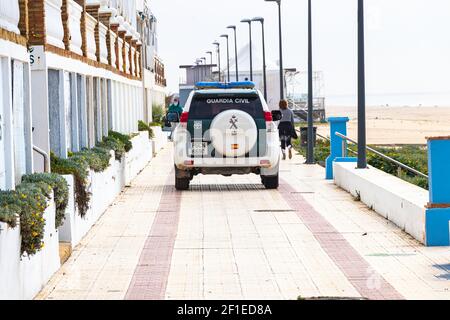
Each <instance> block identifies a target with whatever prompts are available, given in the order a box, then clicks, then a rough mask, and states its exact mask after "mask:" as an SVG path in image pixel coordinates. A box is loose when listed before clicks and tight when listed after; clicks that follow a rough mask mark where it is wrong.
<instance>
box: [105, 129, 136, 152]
mask: <svg viewBox="0 0 450 320" xmlns="http://www.w3.org/2000/svg"><path fill="white" fill-rule="evenodd" d="M106 139H116V140H119V141H120V142H122V143H123V144H124V146H125V151H126V152H129V151H130V150H131V149H133V143H132V142H131V139H130V136H127V135H125V134H122V133H119V132H116V131H110V132H109V134H108V137H107V138H106Z"/></svg>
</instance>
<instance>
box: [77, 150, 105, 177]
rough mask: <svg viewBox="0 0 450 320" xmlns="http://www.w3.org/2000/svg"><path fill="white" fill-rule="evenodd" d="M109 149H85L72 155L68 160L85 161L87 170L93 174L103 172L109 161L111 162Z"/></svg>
mask: <svg viewBox="0 0 450 320" xmlns="http://www.w3.org/2000/svg"><path fill="white" fill-rule="evenodd" d="M110 150H111V148H103V147H101V146H99V147H95V148H93V149H86V150H83V151H81V152H77V153H74V154H73V155H72V156H71V157H69V158H70V159H75V158H80V159H81V160H82V161H86V162H87V163H88V165H89V168H91V169H92V170H94V171H95V172H103V171H105V170H106V169H107V168H108V167H109V161H110V160H111V153H110Z"/></svg>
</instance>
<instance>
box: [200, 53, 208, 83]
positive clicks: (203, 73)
mask: <svg viewBox="0 0 450 320" xmlns="http://www.w3.org/2000/svg"><path fill="white" fill-rule="evenodd" d="M200 59H201V60H202V62H203V67H202V69H203V70H202V77H203V81H205V80H206V79H205V78H206V74H207V72H206V57H201V58H200Z"/></svg>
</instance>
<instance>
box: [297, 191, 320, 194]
mask: <svg viewBox="0 0 450 320" xmlns="http://www.w3.org/2000/svg"><path fill="white" fill-rule="evenodd" d="M291 194H315V192H314V191H298V192H291Z"/></svg>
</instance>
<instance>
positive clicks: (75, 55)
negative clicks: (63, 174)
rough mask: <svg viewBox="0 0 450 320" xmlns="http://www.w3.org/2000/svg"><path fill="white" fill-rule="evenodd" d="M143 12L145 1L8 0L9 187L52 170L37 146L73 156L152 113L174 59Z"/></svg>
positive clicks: (0, 30)
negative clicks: (162, 49)
mask: <svg viewBox="0 0 450 320" xmlns="http://www.w3.org/2000/svg"><path fill="white" fill-rule="evenodd" d="M141 12H150V11H149V9H148V4H147V2H146V1H144V0H67V1H63V0H33V1H30V0H2V1H0V68H1V75H0V99H1V100H2V103H1V104H0V189H11V188H14V186H15V184H16V183H18V182H20V178H21V176H22V175H23V174H24V173H31V172H33V171H42V170H43V169H44V166H43V164H44V162H43V159H42V156H41V155H39V154H37V153H34V154H33V151H32V150H33V146H36V147H38V148H40V149H42V150H43V151H45V152H46V153H47V154H50V152H51V151H53V152H55V153H56V154H57V155H58V156H60V157H66V156H67V155H68V153H69V152H76V151H79V150H80V149H82V148H90V147H93V146H94V145H95V143H96V142H97V141H100V140H101V139H102V137H103V136H105V135H107V134H108V131H109V130H115V131H119V132H122V133H131V132H135V131H137V124H138V120H145V121H147V122H150V121H151V118H152V117H151V110H152V108H151V106H152V104H154V103H161V101H164V98H165V78H164V65H163V63H162V62H161V59H159V58H158V56H157V54H156V48H157V44H156V41H150V42H149V39H150V40H151V39H156V27H155V26H156V21H154V22H153V24H150V25H149V24H146V23H145V19H142V15H141V14H140V13H141ZM138 30H140V32H138ZM141 33H142V34H141ZM143 43H144V46H145V48H144V49H143V48H142V46H143ZM149 43H150V46H149ZM27 45H28V47H29V52H28V51H27ZM143 51H144V52H145V54H146V57H145V59H144V60H145V64H143V62H142V52H143ZM149 51H150V53H148V52H149ZM143 67H144V68H143Z"/></svg>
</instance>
